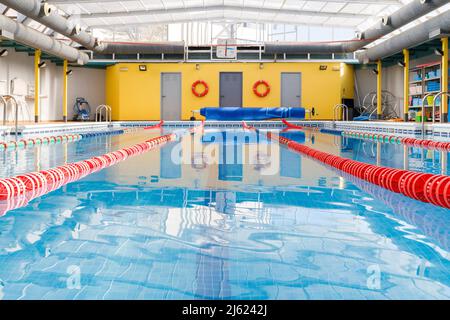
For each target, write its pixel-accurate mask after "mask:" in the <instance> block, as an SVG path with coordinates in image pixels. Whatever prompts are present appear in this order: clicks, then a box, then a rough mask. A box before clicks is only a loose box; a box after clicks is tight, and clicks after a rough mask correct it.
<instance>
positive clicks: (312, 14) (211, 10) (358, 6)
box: [48, 0, 412, 30]
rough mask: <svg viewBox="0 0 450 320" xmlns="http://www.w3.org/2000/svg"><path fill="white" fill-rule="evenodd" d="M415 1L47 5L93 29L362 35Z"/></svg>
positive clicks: (89, 1)
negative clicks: (311, 30) (300, 30)
mask: <svg viewBox="0 0 450 320" xmlns="http://www.w3.org/2000/svg"><path fill="white" fill-rule="evenodd" d="M411 1H412V0H327V1H324V0H312V1H311V0H310V1H299V0H121V1H117V0H78V1H75V0H48V2H49V3H52V4H55V5H57V6H58V7H59V8H61V9H62V10H63V11H64V12H66V13H69V14H72V15H73V14H76V15H79V17H80V18H81V20H82V22H83V24H85V25H86V26H91V27H102V28H105V27H115V26H136V25H148V24H170V23H179V22H189V21H207V20H209V21H221V20H222V21H224V20H226V21H231V22H232V21H237V22H242V21H246V22H263V23H273V24H306V25H321V26H340V27H350V28H354V29H355V30H357V29H359V30H363V29H365V28H367V27H369V26H370V25H371V24H373V23H375V22H376V21H377V20H378V19H379V17H381V16H383V15H386V14H389V13H392V12H394V11H396V10H397V9H399V8H400V7H401V6H402V5H404V4H406V3H409V2H411Z"/></svg>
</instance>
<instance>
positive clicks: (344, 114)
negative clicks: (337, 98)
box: [333, 103, 349, 126]
mask: <svg viewBox="0 0 450 320" xmlns="http://www.w3.org/2000/svg"><path fill="white" fill-rule="evenodd" d="M339 108H341V109H342V121H344V118H345V121H348V119H349V118H348V107H347V105H345V104H343V103H340V104H337V105H335V106H334V108H333V126H334V123H335V122H336V120H338V117H339V114H336V111H338V109H339Z"/></svg>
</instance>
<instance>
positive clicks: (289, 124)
mask: <svg viewBox="0 0 450 320" xmlns="http://www.w3.org/2000/svg"><path fill="white" fill-rule="evenodd" d="M281 122H283V123H284V124H285V125H286V126H287V128H288V129H304V128H303V127H301V126H297V125H295V124H293V123H290V122H288V121H287V120H286V119H281Z"/></svg>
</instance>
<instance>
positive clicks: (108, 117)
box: [95, 104, 112, 122]
mask: <svg viewBox="0 0 450 320" xmlns="http://www.w3.org/2000/svg"><path fill="white" fill-rule="evenodd" d="M103 110H105V121H106V122H111V121H112V109H111V107H110V106H108V105H106V104H101V105H99V106H98V107H97V109H95V122H101V121H102V113H103Z"/></svg>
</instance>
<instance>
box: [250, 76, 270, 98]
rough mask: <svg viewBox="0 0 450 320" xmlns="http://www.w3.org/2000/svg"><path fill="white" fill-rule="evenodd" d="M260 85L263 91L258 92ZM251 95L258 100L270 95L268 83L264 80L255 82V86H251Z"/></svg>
mask: <svg viewBox="0 0 450 320" xmlns="http://www.w3.org/2000/svg"><path fill="white" fill-rule="evenodd" d="M260 85H264V87H265V90H264V91H263V92H259V91H258V88H259V86H260ZM253 93H254V94H255V95H257V96H258V97H260V98H264V97H267V95H268V94H269V93H270V85H269V83H268V82H267V81H265V80H259V81H256V82H255V84H254V85H253Z"/></svg>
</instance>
